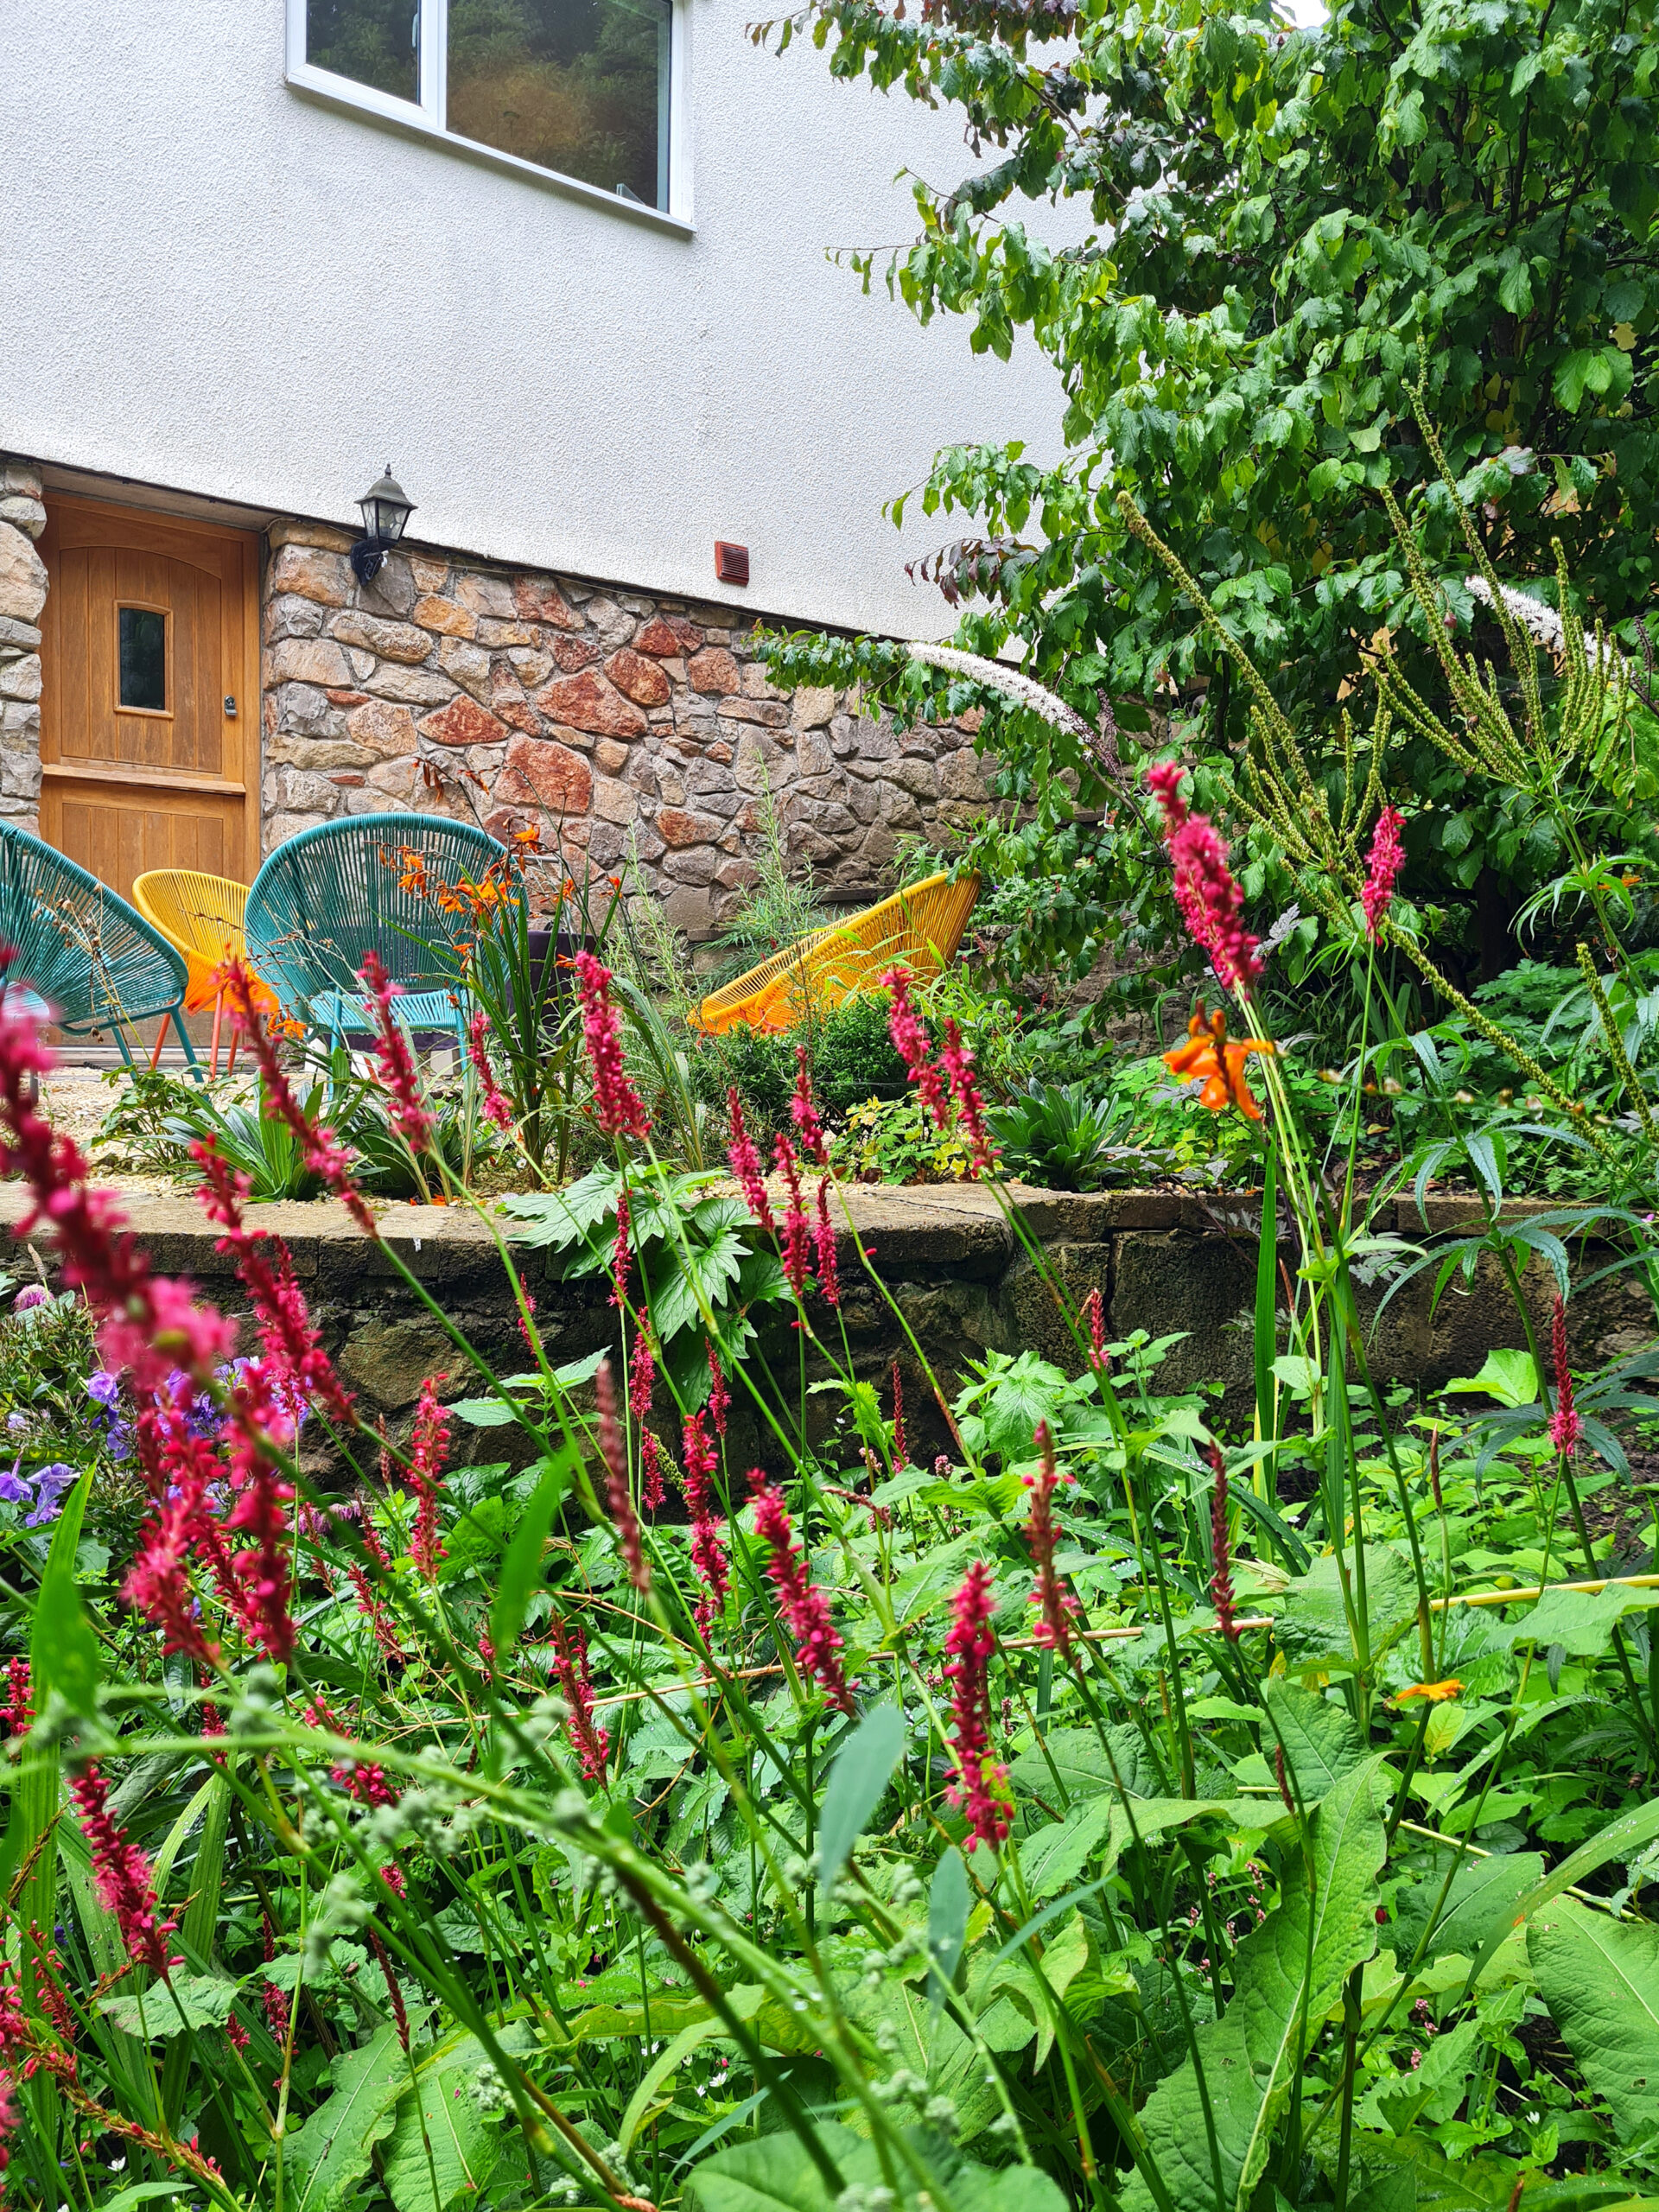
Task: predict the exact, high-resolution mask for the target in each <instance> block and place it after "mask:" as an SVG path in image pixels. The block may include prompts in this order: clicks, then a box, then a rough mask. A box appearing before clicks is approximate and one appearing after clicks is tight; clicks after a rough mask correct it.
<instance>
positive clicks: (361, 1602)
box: [346, 1507, 409, 1660]
mask: <svg viewBox="0 0 1659 2212" xmlns="http://www.w3.org/2000/svg"><path fill="white" fill-rule="evenodd" d="M358 1536H359V1541H360V1542H361V1544H362V1546H363V1549H364V1552H365V1554H366V1556H367V1557H368V1558H369V1560H371V1561H372V1563H373V1566H374V1567H375V1570H376V1573H378V1574H379V1575H381V1576H384V1577H385V1578H387V1579H388V1580H389V1579H390V1577H391V1560H389V1559H388V1558H387V1557H386V1548H385V1545H384V1544H383V1543H382V1542H381V1541H380V1536H379V1532H378V1529H376V1528H375V1525H374V1523H373V1522H372V1521H371V1520H370V1518H369V1516H368V1511H367V1509H366V1507H365V1510H364V1513H363V1517H362V1523H361V1526H360V1527H359V1530H358ZM346 1572H347V1573H348V1574H349V1575H350V1576H351V1580H352V1587H353V1590H355V1591H356V1592H357V1610H358V1611H359V1613H361V1614H362V1615H363V1616H364V1618H365V1619H366V1620H367V1622H368V1624H369V1629H370V1631H371V1633H372V1636H373V1637H374V1640H375V1643H376V1644H377V1645H378V1647H379V1649H380V1650H381V1652H382V1653H383V1654H384V1656H385V1657H386V1658H388V1659H398V1660H404V1659H407V1658H408V1656H409V1654H408V1653H407V1652H406V1651H405V1650H404V1645H403V1639H402V1638H401V1637H399V1635H398V1633H397V1624H396V1623H395V1622H394V1621H393V1619H392V1618H391V1614H390V1613H389V1612H388V1611H386V1609H385V1605H382V1603H381V1602H380V1597H379V1593H378V1592H377V1590H376V1589H375V1586H374V1585H373V1583H372V1582H371V1581H370V1580H369V1574H368V1569H367V1568H366V1567H365V1566H364V1565H363V1564H362V1561H361V1560H353V1561H352V1562H351V1565H350V1566H349V1567H348V1568H347V1569H346Z"/></svg>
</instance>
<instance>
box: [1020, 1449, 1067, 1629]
mask: <svg viewBox="0 0 1659 2212" xmlns="http://www.w3.org/2000/svg"><path fill="white" fill-rule="evenodd" d="M1037 1449H1038V1452H1039V1454H1040V1457H1041V1465H1040V1467H1039V1470H1038V1471H1037V1473H1036V1474H1034V1475H1027V1477H1026V1478H1025V1483H1026V1488H1027V1490H1028V1491H1030V1493H1031V1518H1030V1519H1029V1520H1028V1521H1027V1523H1026V1541H1027V1543H1028V1544H1029V1545H1030V1547H1031V1556H1032V1558H1033V1560H1034V1562H1035V1563H1036V1567H1037V1580H1036V1583H1035V1585H1034V1586H1033V1590H1032V1593H1031V1602H1032V1604H1033V1605H1034V1606H1035V1607H1036V1609H1037V1612H1038V1616H1039V1618H1038V1621H1037V1624H1036V1626H1035V1627H1034V1628H1033V1630H1032V1635H1033V1637H1035V1639H1036V1641H1037V1642H1038V1643H1042V1644H1046V1645H1047V1647H1048V1649H1050V1650H1051V1651H1058V1652H1060V1653H1061V1654H1062V1655H1064V1656H1068V1657H1069V1656H1070V1655H1071V1637H1072V1632H1073V1629H1074V1627H1075V1624H1076V1622H1077V1612H1078V1606H1077V1599H1075V1598H1074V1597H1073V1596H1072V1594H1071V1592H1070V1591H1069V1590H1068V1589H1067V1588H1066V1586H1065V1581H1064V1580H1063V1579H1062V1577H1061V1576H1060V1575H1059V1573H1058V1572H1057V1571H1056V1569H1055V1566H1054V1549H1055V1546H1056V1544H1057V1543H1058V1540H1059V1529H1058V1526H1057V1524H1056V1522H1055V1519H1054V1493H1055V1491H1056V1490H1058V1487H1059V1484H1060V1482H1061V1480H1062V1478H1061V1476H1060V1473H1059V1471H1058V1468H1057V1467H1056V1465H1055V1464H1054V1439H1053V1436H1052V1433H1051V1432H1050V1429H1049V1426H1048V1423H1047V1422H1046V1421H1039V1422H1038V1424H1037ZM1065 1479H1066V1480H1069V1479H1070V1478H1069V1477H1067V1478H1065Z"/></svg>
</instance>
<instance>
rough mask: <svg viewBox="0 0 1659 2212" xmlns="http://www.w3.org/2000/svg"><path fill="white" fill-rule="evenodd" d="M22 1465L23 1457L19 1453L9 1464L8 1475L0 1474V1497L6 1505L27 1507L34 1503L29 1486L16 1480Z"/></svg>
mask: <svg viewBox="0 0 1659 2212" xmlns="http://www.w3.org/2000/svg"><path fill="white" fill-rule="evenodd" d="M22 1464H23V1455H22V1452H19V1453H18V1454H17V1457H16V1459H14V1460H13V1461H12V1463H11V1471H10V1474H0V1497H3V1498H4V1500H5V1502H6V1503H7V1504H8V1505H29V1504H32V1503H34V1499H33V1496H32V1493H31V1492H30V1490H29V1484H27V1483H26V1482H19V1480H18V1479H17V1470H18V1468H19V1467H21V1466H22Z"/></svg>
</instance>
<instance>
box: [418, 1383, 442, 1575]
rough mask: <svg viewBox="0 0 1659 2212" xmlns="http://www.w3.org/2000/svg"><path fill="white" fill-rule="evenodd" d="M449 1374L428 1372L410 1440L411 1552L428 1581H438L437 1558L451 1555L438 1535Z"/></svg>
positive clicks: (419, 1570) (422, 1387)
mask: <svg viewBox="0 0 1659 2212" xmlns="http://www.w3.org/2000/svg"><path fill="white" fill-rule="evenodd" d="M447 1381H448V1376H444V1375H429V1376H427V1378H426V1380H425V1382H424V1383H422V1385H421V1395H420V1399H419V1402H418V1403H417V1404H416V1408H415V1427H414V1430H413V1432H412V1433H411V1435H410V1440H409V1455H410V1470H409V1482H410V1489H411V1490H412V1491H414V1493H415V1527H414V1529H413V1532H412V1533H411V1535H410V1543H409V1555H410V1558H411V1559H412V1560H414V1562H415V1566H416V1571H417V1573H422V1574H423V1575H424V1576H425V1577H426V1579H427V1580H428V1581H429V1582H431V1581H434V1580H436V1577H437V1572H438V1561H439V1560H442V1559H445V1558H447V1557H448V1554H447V1553H446V1552H445V1550H444V1548H443V1545H442V1542H441V1541H440V1540H439V1536H438V1494H439V1492H440V1491H442V1488H443V1471H444V1469H445V1468H446V1467H447V1466H448V1464H449V1425H450V1424H449V1415H448V1412H447V1411H446V1410H445V1408H443V1406H442V1404H440V1402H439V1400H438V1385H439V1383H444V1382H447Z"/></svg>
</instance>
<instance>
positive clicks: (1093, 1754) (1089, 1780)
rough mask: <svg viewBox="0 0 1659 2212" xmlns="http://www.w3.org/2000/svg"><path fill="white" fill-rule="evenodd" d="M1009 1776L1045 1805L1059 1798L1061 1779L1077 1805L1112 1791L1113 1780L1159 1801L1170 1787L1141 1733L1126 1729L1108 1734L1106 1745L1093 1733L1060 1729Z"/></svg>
mask: <svg viewBox="0 0 1659 2212" xmlns="http://www.w3.org/2000/svg"><path fill="white" fill-rule="evenodd" d="M1009 1774H1010V1777H1011V1778H1012V1779H1013V1781H1014V1784H1015V1787H1016V1788H1017V1789H1020V1790H1021V1791H1023V1792H1024V1793H1025V1794H1026V1795H1027V1796H1038V1797H1040V1798H1041V1799H1042V1800H1043V1802H1045V1803H1046V1804H1047V1803H1051V1802H1053V1800H1054V1798H1055V1796H1057V1794H1058V1792H1057V1789H1056V1786H1055V1780H1054V1777H1055V1776H1056V1775H1057V1774H1058V1777H1059V1785H1058V1786H1059V1789H1064V1790H1065V1794H1066V1796H1068V1797H1070V1798H1071V1799H1073V1800H1074V1801H1075V1800H1077V1799H1078V1798H1088V1797H1094V1796H1098V1794H1099V1793H1100V1791H1101V1790H1103V1789H1111V1787H1112V1786H1113V1777H1114V1774H1116V1777H1117V1779H1118V1780H1120V1781H1121V1782H1122V1784H1123V1787H1124V1788H1125V1789H1128V1790H1132V1791H1134V1792H1135V1795H1136V1796H1141V1797H1153V1796H1157V1795H1158V1794H1159V1792H1160V1790H1162V1789H1163V1788H1164V1786H1165V1785H1164V1783H1163V1782H1162V1780H1161V1779H1160V1776H1159V1773H1158V1770H1157V1769H1156V1767H1155V1766H1154V1764H1153V1763H1152V1761H1151V1759H1150V1758H1148V1756H1147V1748H1146V1745H1145V1744H1144V1743H1143V1742H1142V1741H1141V1734H1140V1732H1139V1730H1137V1729H1135V1728H1131V1727H1128V1726H1120V1727H1116V1728H1109V1729H1108V1730H1107V1731H1106V1741H1105V1743H1104V1744H1103V1743H1102V1742H1101V1739H1100V1738H1099V1736H1098V1735H1097V1734H1096V1732H1095V1731H1094V1730H1093V1729H1092V1728H1056V1729H1054V1730H1052V1732H1050V1734H1049V1735H1048V1737H1047V1738H1046V1739H1045V1743H1044V1745H1043V1746H1042V1747H1041V1748H1039V1747H1037V1746H1035V1745H1033V1748H1032V1749H1031V1750H1030V1751H1021V1752H1020V1756H1019V1758H1017V1759H1015V1760H1014V1764H1013V1766H1012V1767H1011V1768H1010V1769H1009Z"/></svg>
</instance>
